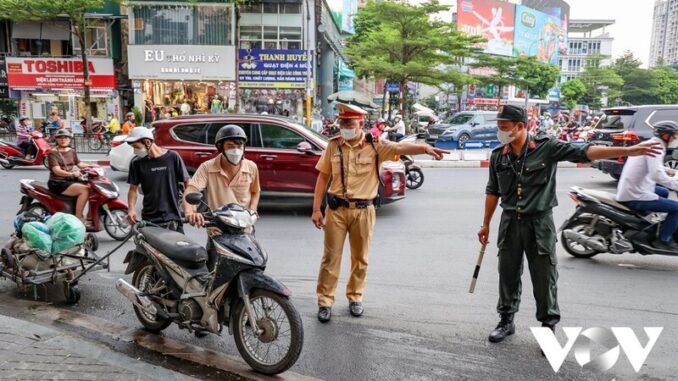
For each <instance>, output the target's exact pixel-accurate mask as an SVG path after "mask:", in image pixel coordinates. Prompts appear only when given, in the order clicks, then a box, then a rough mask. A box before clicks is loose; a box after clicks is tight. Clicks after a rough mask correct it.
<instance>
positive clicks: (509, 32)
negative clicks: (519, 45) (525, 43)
mask: <svg viewBox="0 0 678 381" xmlns="http://www.w3.org/2000/svg"><path fill="white" fill-rule="evenodd" d="M515 7H516V6H515V5H513V4H511V3H508V2H504V1H499V0H458V3H457V26H458V29H459V30H460V31H463V32H464V33H466V34H470V35H476V36H482V37H485V38H486V39H487V42H486V43H483V44H482V45H481V47H482V48H483V49H484V51H485V53H489V54H498V55H503V56H511V55H513V40H514V20H515Z"/></svg>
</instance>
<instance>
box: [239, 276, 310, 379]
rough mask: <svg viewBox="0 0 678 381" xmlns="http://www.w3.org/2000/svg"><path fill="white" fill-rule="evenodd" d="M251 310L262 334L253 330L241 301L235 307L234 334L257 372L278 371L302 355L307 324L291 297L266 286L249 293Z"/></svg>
mask: <svg viewBox="0 0 678 381" xmlns="http://www.w3.org/2000/svg"><path fill="white" fill-rule="evenodd" d="M250 302H251V304H252V314H253V315H254V320H256V322H257V326H258V327H259V330H260V331H261V332H260V333H259V334H257V333H256V332H254V331H253V330H252V327H251V326H250V324H249V316H248V314H247V310H246V308H245V305H244V303H243V302H242V301H240V302H239V303H238V305H237V307H236V310H235V311H234V316H235V318H234V319H235V321H234V322H233V331H234V332H233V336H234V339H235V345H236V346H237V347H238V352H240V355H241V356H242V357H243V359H245V361H246V362H247V363H248V364H249V365H250V366H251V367H252V369H254V370H255V371H257V372H260V373H264V374H278V373H282V372H284V371H286V370H287V369H289V368H290V367H291V366H292V365H294V363H295V362H296V361H297V359H298V358H299V354H300V353H301V347H302V346H303V344H304V327H303V325H302V323H301V317H300V316H299V313H298V312H297V310H296V309H295V308H294V305H292V302H291V301H290V300H289V298H287V297H284V296H282V295H278V294H276V293H274V292H271V291H267V290H260V289H257V290H254V291H253V292H252V293H251V294H250Z"/></svg>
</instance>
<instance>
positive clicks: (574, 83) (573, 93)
mask: <svg viewBox="0 0 678 381" xmlns="http://www.w3.org/2000/svg"><path fill="white" fill-rule="evenodd" d="M585 93H586V85H584V83H583V82H582V81H581V80H579V79H578V78H575V79H571V80H569V81H567V82H565V83H563V84H562V85H560V95H561V96H562V97H563V99H564V100H565V102H566V103H567V107H568V108H569V109H574V108H575V107H576V106H577V103H579V101H580V100H581V99H582V97H583V96H584V94H585Z"/></svg>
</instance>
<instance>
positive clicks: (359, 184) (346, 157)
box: [312, 104, 446, 323]
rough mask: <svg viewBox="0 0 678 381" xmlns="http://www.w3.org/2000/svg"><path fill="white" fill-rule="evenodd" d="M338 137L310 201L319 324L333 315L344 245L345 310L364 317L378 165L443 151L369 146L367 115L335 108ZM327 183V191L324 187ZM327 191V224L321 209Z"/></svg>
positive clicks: (323, 160) (419, 146)
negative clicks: (318, 248)
mask: <svg viewBox="0 0 678 381" xmlns="http://www.w3.org/2000/svg"><path fill="white" fill-rule="evenodd" d="M337 109H338V110H339V116H338V119H339V127H340V129H339V130H340V136H338V137H337V138H335V139H333V140H331V141H330V144H328V146H327V149H325V152H323V155H322V157H321V158H320V160H319V161H318V164H317V165H316V169H317V170H318V171H319V172H320V173H319V174H318V180H317V182H316V185H315V195H314V198H313V216H312V220H313V224H314V225H315V226H316V227H317V228H318V229H321V228H324V231H325V245H324V246H325V248H324V254H323V258H322V262H321V264H320V274H319V275H318V285H317V289H316V292H317V295H318V306H319V310H318V320H320V321H321V322H323V323H324V322H328V321H329V320H330V318H331V316H332V311H331V308H332V305H333V304H334V291H335V289H336V288H337V280H338V278H339V270H340V268H341V256H342V252H343V249H344V241H345V240H346V235H347V234H348V239H349V242H350V244H351V275H350V278H349V281H348V285H347V287H346V297H347V298H348V300H349V311H350V313H351V315H353V316H355V317H359V316H362V314H363V306H362V298H363V292H364V289H365V277H366V275H367V250H368V246H369V243H370V238H371V237H372V229H373V228H374V221H375V212H374V202H375V201H376V200H375V199H376V198H377V193H378V189H379V164H380V163H382V162H384V161H385V160H398V159H397V158H398V156H399V155H405V154H424V153H425V154H429V155H432V156H434V157H435V158H436V159H437V160H440V159H441V158H442V154H443V153H446V151H443V150H440V149H437V148H434V147H431V146H430V145H427V144H426V145H424V144H412V143H398V144H396V143H385V144H377V143H373V142H372V141H371V139H369V138H370V137H371V136H369V137H368V136H367V134H365V133H364V132H363V130H362V128H363V126H364V117H365V115H366V114H367V113H366V112H365V111H364V110H362V109H360V108H359V107H356V106H352V105H347V104H338V105H337ZM328 184H329V188H328ZM326 192H327V208H326V209H325V219H324V221H323V214H322V212H321V210H320V205H321V204H322V200H323V199H324V198H325V195H326Z"/></svg>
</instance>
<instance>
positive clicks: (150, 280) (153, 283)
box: [132, 264, 172, 333]
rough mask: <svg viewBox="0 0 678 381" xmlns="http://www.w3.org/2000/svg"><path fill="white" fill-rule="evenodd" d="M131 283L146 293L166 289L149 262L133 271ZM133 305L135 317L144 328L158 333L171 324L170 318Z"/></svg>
mask: <svg viewBox="0 0 678 381" xmlns="http://www.w3.org/2000/svg"><path fill="white" fill-rule="evenodd" d="M132 285H133V286H134V287H136V288H137V290H139V291H141V292H142V293H147V294H153V293H161V292H163V291H167V286H166V285H165V281H164V280H163V279H162V276H160V274H158V272H157V271H156V270H155V267H153V265H151V264H147V265H146V266H144V267H142V268H141V269H140V270H138V271H135V272H134V275H133V276H132ZM133 307H134V314H135V315H137V319H139V322H140V323H141V325H143V326H144V328H146V330H147V331H149V332H152V333H159V332H160V331H162V330H163V329H165V328H167V327H169V326H170V324H172V321H171V320H165V319H161V318H159V317H157V316H153V315H151V314H149V313H148V312H146V311H144V310H142V309H141V308H139V307H137V306H136V305H133Z"/></svg>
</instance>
